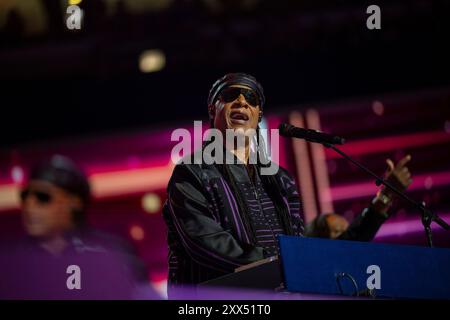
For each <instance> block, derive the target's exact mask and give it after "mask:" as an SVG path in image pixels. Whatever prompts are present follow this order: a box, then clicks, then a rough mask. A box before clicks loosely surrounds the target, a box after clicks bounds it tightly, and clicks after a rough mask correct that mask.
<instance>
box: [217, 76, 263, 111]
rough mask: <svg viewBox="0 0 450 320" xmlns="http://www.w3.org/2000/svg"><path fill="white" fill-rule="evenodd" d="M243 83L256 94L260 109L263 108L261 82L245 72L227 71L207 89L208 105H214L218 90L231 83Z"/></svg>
mask: <svg viewBox="0 0 450 320" xmlns="http://www.w3.org/2000/svg"><path fill="white" fill-rule="evenodd" d="M239 84H240V85H245V86H247V87H249V88H250V89H252V90H253V91H254V92H255V93H256V94H257V96H258V99H259V101H260V106H259V107H260V109H261V111H262V110H263V107H264V103H265V102H266V99H265V97H264V91H263V88H262V86H261V84H260V83H259V82H258V81H256V79H255V77H253V76H251V75H249V74H246V73H228V74H226V75H224V76H223V77H222V78H220V79H219V80H217V81H216V82H214V84H213V86H212V88H211V90H209V95H208V106H212V105H214V103H215V102H216V99H217V98H218V96H219V94H220V92H221V91H222V90H223V89H224V88H226V87H229V86H232V85H239Z"/></svg>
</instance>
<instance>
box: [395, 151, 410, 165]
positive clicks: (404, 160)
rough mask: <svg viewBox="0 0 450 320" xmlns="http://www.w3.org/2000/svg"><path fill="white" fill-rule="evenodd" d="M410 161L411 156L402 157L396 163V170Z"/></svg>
mask: <svg viewBox="0 0 450 320" xmlns="http://www.w3.org/2000/svg"><path fill="white" fill-rule="evenodd" d="M410 160H411V155H410V154H408V155H407V156H406V157H404V158H403V159H401V160H400V161H399V162H398V163H397V168H401V167H403V166H405V164H407V163H408V162H409V161H410Z"/></svg>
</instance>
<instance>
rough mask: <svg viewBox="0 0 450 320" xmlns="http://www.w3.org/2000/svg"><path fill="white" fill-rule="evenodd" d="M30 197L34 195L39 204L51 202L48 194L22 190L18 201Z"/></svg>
mask: <svg viewBox="0 0 450 320" xmlns="http://www.w3.org/2000/svg"><path fill="white" fill-rule="evenodd" d="M30 195H34V196H35V197H36V199H37V200H38V201H39V202H40V203H49V202H50V201H52V196H51V195H50V194H49V193H47V192H44V191H38V190H30V189H24V190H22V191H21V192H20V199H21V200H22V201H25V200H26V199H27V198H28V197H29V196H30Z"/></svg>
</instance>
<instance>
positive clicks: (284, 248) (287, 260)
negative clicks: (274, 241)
mask: <svg viewBox="0 0 450 320" xmlns="http://www.w3.org/2000/svg"><path fill="white" fill-rule="evenodd" d="M279 244H280V251H281V260H282V265H283V267H282V269H283V274H284V280H285V284H286V287H287V290H288V291H291V292H316V293H324V294H346V295H358V294H361V293H363V294H367V292H368V290H369V289H372V295H374V296H376V297H382V298H416V299H450V272H449V271H450V249H443V248H427V247H418V246H408V245H392V244H380V243H366V242H357V241H344V240H327V239H315V238H299V237H292V236H280V237H279ZM374 286H375V287H374ZM368 287H369V288H368Z"/></svg>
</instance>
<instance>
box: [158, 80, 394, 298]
mask: <svg viewBox="0 0 450 320" xmlns="http://www.w3.org/2000/svg"><path fill="white" fill-rule="evenodd" d="M264 102H265V97H264V93H263V88H262V86H261V85H260V84H259V83H258V82H257V81H256V79H255V78H254V77H253V76H251V75H248V74H244V73H232V74H227V75H225V76H224V77H222V78H220V79H219V80H217V81H216V82H215V83H214V84H213V86H212V88H211V90H210V92H209V96H208V111H209V117H210V122H211V127H213V128H215V129H218V130H220V132H222V134H223V136H224V137H225V136H226V130H227V129H232V130H234V131H245V130H248V129H254V130H256V131H258V130H259V127H258V123H259V122H260V121H261V117H262V114H263V108H264ZM250 144H251V139H245V143H244V144H243V145H241V146H240V145H239V144H238V146H236V145H235V144H231V145H230V144H228V143H226V142H225V139H224V153H228V154H231V155H232V156H233V157H235V158H234V159H235V163H234V164H227V163H223V164H217V163H214V164H205V163H201V164H186V163H180V164H177V165H176V167H175V169H174V171H173V174H172V177H171V179H170V181H169V185H168V188H167V193H168V199H167V201H166V203H165V205H164V209H163V215H164V219H165V221H166V224H167V226H168V244H169V257H168V259H169V279H168V281H169V285H168V287H169V294H170V289H171V288H173V287H174V286H177V285H183V284H198V283H200V282H203V281H207V280H210V279H213V278H216V277H219V276H222V275H225V274H227V273H232V272H233V271H234V270H235V269H236V268H237V267H239V266H242V265H245V264H249V263H252V262H255V261H257V260H261V259H264V258H267V257H270V256H275V255H278V253H279V248H278V243H277V236H278V235H279V234H285V235H295V236H303V233H304V225H303V220H302V218H301V211H300V209H301V207H300V199H299V194H298V192H297V186H296V184H295V180H294V179H293V178H292V176H291V175H290V174H289V173H288V172H287V171H286V170H285V169H284V168H281V167H280V168H279V170H278V171H277V172H276V173H275V174H272V175H265V174H261V169H262V168H263V167H265V166H267V164H263V163H262V161H259V158H258V161H257V163H256V164H254V163H252V162H251V161H249V157H250V150H251V148H250V147H251V145H250ZM203 148H205V146H203ZM191 163H192V162H191ZM380 207H382V204H380V203H379V202H377V201H375V205H373V204H372V205H371V206H369V207H368V208H367V209H365V211H364V212H363V214H362V215H360V217H359V219H357V223H355V224H352V225H350V227H349V228H348V229H347V231H346V234H347V235H349V237H347V238H349V239H352V238H355V239H361V238H364V239H366V240H370V239H371V238H373V236H374V235H375V233H376V232H377V230H378V229H379V227H380V226H381V224H382V223H383V222H384V221H385V220H386V218H387V216H386V215H385V214H382V213H380V212H379V211H380V210H377V208H380ZM382 211H383V213H384V212H385V211H384V210H382ZM361 235H364V237H362V236H361Z"/></svg>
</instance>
